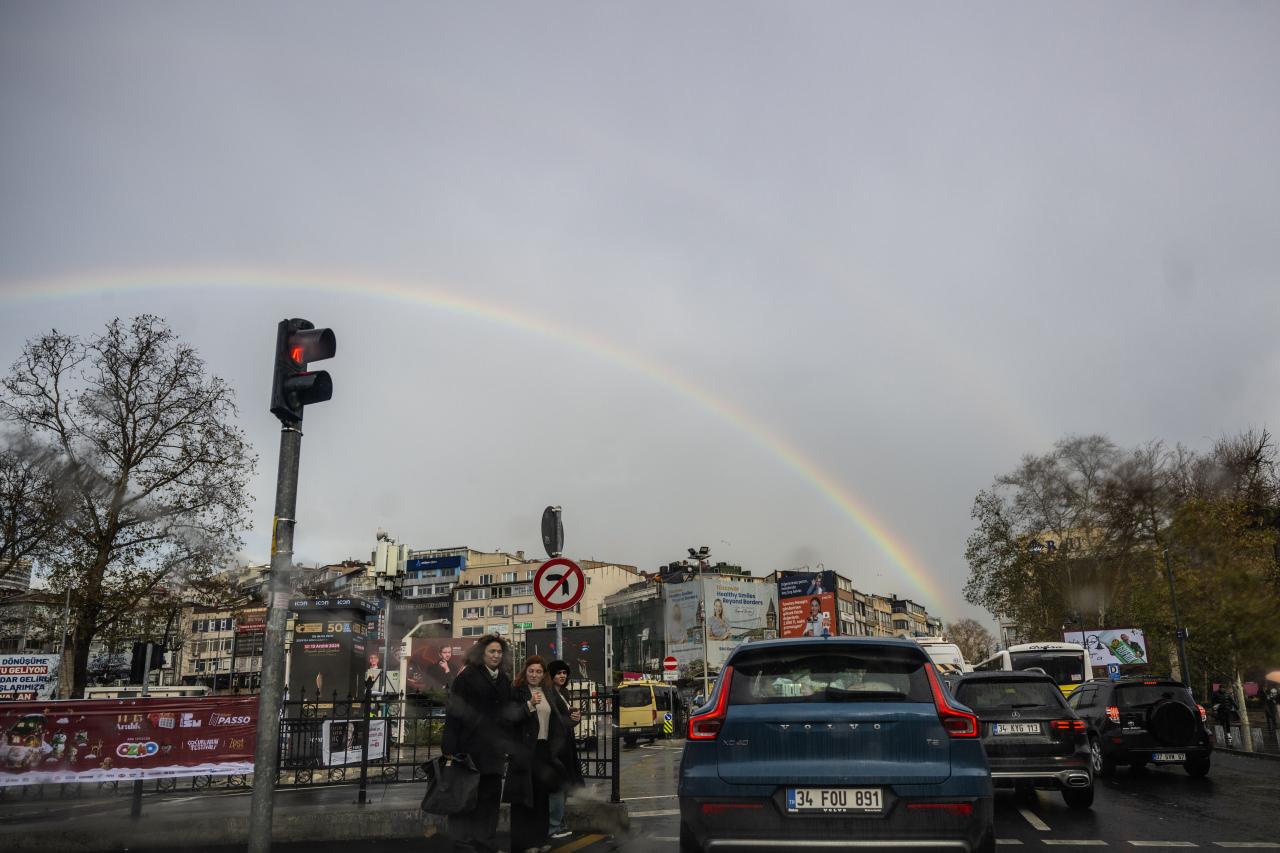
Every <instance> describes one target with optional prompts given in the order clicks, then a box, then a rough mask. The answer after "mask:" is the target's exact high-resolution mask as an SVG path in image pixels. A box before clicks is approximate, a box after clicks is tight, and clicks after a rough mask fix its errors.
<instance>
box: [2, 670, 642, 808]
mask: <svg viewBox="0 0 1280 853" xmlns="http://www.w3.org/2000/svg"><path fill="white" fill-rule="evenodd" d="M569 702H570V705H572V706H573V707H575V708H577V709H578V710H579V711H580V713H581V717H582V719H581V721H580V722H579V724H578V726H577V728H576V730H575V735H576V740H577V752H578V765H579V769H580V770H581V772H582V775H583V777H584V778H585V779H600V780H609V781H610V782H611V795H612V800H613V802H619V801H620V788H619V784H620V779H619V761H620V756H619V731H618V704H617V693H616V692H615V691H595V690H575V691H572V692H571V693H570V699H569ZM443 734H444V708H443V707H441V706H440V705H439V704H438V703H430V702H424V701H420V700H419V699H417V698H415V697H409V698H407V699H406V698H404V697H400V696H396V697H383V696H378V695H374V694H368V695H366V696H363V697H360V698H353V697H347V698H345V699H343V698H339V697H338V696H336V695H332V696H329V697H327V698H322V697H319V696H312V697H307V696H303V697H300V698H299V699H297V700H290V701H287V702H285V703H284V705H283V707H282V709H281V715H280V746H279V750H280V751H279V765H278V770H277V775H276V783H277V785H279V786H284V787H292V788H303V787H313V786H325V785H350V784H356V785H358V786H359V801H360V802H365V797H366V792H367V790H368V787H369V786H370V785H385V784H392V783H398V782H419V781H424V775H423V771H422V765H423V764H425V763H426V762H428V761H430V760H431V759H432V758H435V757H436V756H438V755H439V754H440V743H441V740H442V738H443ZM252 783H253V776H252V775H251V774H237V775H226V776H210V775H205V776H192V777H184V778H180V779H156V780H150V781H148V782H147V789H148V790H152V791H154V792H156V793H164V792H171V791H177V790H192V791H200V790H204V789H210V788H243V787H248V786H250V785H252ZM132 787H133V785H132V783H131V782H126V783H123V784H121V783H119V782H102V783H73V784H48V785H19V786H11V787H7V788H4V787H0V802H2V801H4V800H14V799H28V798H43V797H80V796H91V795H95V794H105V795H109V794H113V793H120V794H126V793H129V792H131V791H132Z"/></svg>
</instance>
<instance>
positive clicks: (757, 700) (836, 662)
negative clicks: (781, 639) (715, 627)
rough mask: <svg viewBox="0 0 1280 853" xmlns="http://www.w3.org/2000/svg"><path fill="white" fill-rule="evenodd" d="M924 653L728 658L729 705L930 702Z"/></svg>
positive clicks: (766, 653)
mask: <svg viewBox="0 0 1280 853" xmlns="http://www.w3.org/2000/svg"><path fill="white" fill-rule="evenodd" d="M924 664H925V658H924V655H923V654H922V653H921V652H919V651H916V650H914V649H895V648H870V649H865V650H863V649H840V648H830V649H822V648H813V647H812V646H809V647H807V648H796V649H768V650H761V651H760V652H759V653H756V654H748V655H745V656H741V657H739V658H738V659H737V660H735V661H734V663H733V688H732V691H731V692H730V694H729V701H730V703H731V704H734V705H760V704H765V703H769V704H773V703H796V702H932V701H933V693H932V691H931V690H930V688H929V679H928V675H926V673H925V669H924Z"/></svg>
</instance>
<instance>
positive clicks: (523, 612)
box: [511, 604, 533, 616]
mask: <svg viewBox="0 0 1280 853" xmlns="http://www.w3.org/2000/svg"><path fill="white" fill-rule="evenodd" d="M532 612H533V605H532V604H513V605H511V615H512V616H528V615H529V614H530V613H532Z"/></svg>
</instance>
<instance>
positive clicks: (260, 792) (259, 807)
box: [249, 421, 302, 853]
mask: <svg viewBox="0 0 1280 853" xmlns="http://www.w3.org/2000/svg"><path fill="white" fill-rule="evenodd" d="M301 453H302V422H301V421H295V422H285V423H284V426H283V427H282V428H281V430H280V470H279V472H278V473H277V474H276V513H275V521H274V525H273V529H272V534H271V575H270V578H269V580H268V583H267V589H268V596H269V598H268V600H267V607H268V610H267V632H266V636H265V637H264V638H263V648H262V689H261V691H260V692H259V694H258V739H257V743H256V745H255V747H254V753H253V798H252V800H251V801H250V805H249V853H268V851H270V850H271V813H272V809H273V807H274V804H275V803H274V796H275V788H276V772H277V770H278V769H279V763H280V751H279V747H280V704H281V702H282V701H283V698H284V633H285V624H286V622H287V621H288V618H289V588H288V584H287V582H286V577H285V576H286V575H287V574H288V572H289V571H290V570H291V569H292V568H293V528H294V524H295V520H294V515H295V513H296V511H297V507H298V460H299V457H300V456H301Z"/></svg>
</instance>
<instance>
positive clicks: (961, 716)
mask: <svg viewBox="0 0 1280 853" xmlns="http://www.w3.org/2000/svg"><path fill="white" fill-rule="evenodd" d="M924 669H925V672H926V673H927V674H928V676H929V689H930V690H932V691H933V705H934V707H935V708H937V709H938V719H939V720H941V721H942V727H943V728H944V729H946V731H947V734H949V735H951V737H977V736H978V718H977V717H975V716H974V715H973V714H970V713H968V712H966V711H961V710H960V709H959V708H956V707H953V706H952V704H951V700H949V699H948V698H947V695H946V694H945V693H944V692H942V684H941V683H940V682H939V681H938V673H937V672H935V671H934V669H933V664H931V663H927V664H925V665H924Z"/></svg>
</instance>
